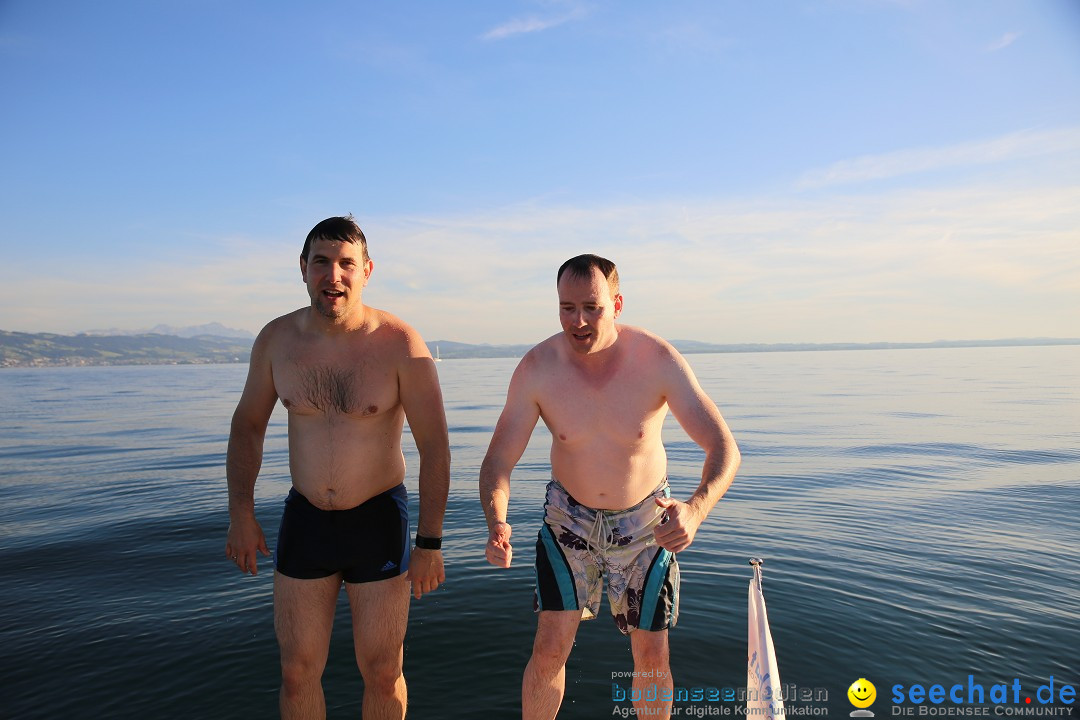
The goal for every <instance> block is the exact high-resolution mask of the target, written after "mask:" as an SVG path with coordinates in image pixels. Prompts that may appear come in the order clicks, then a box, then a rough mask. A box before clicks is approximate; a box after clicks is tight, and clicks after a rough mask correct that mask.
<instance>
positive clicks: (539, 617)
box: [533, 610, 581, 662]
mask: <svg viewBox="0 0 1080 720" xmlns="http://www.w3.org/2000/svg"><path fill="white" fill-rule="evenodd" d="M580 624H581V611H579V610H541V611H540V612H538V613H537V614H536V639H535V640H534V641H533V652H534V653H540V654H546V655H556V656H560V657H561V658H562V660H563V662H566V658H568V657H569V656H570V650H572V649H573V647H574V638H575V637H576V636H577V630H578V626H579V625H580Z"/></svg>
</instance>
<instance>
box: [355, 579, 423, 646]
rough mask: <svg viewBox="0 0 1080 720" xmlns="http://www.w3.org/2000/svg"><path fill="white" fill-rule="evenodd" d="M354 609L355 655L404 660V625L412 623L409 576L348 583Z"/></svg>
mask: <svg viewBox="0 0 1080 720" xmlns="http://www.w3.org/2000/svg"><path fill="white" fill-rule="evenodd" d="M345 592H346V593H347V594H348V596H349V608H350V609H351V610H352V621H353V645H354V646H355V648H356V658H357V660H359V661H364V660H371V661H377V660H388V659H392V658H397V661H398V662H399V663H400V662H401V656H402V644H403V643H404V641H405V628H406V626H407V625H408V624H409V601H410V598H411V596H410V594H409V578H408V576H407V575H399V576H397V577H395V578H391V579H389V580H379V581H377V582H366V583H345Z"/></svg>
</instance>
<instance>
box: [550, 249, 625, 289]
mask: <svg viewBox="0 0 1080 720" xmlns="http://www.w3.org/2000/svg"><path fill="white" fill-rule="evenodd" d="M593 268H596V269H597V270H599V271H600V274H601V275H603V276H604V279H605V280H607V284H608V287H609V288H610V289H611V297H615V296H616V295H618V294H619V271H618V270H617V269H615V263H613V262H611V261H610V260H608V259H607V258H602V257H600V256H599V255H593V254H591V253H586V254H585V255H578V256H577V257H572V258H570V259H569V260H567V261H566V262H564V263H563V264H562V265H560V266H559V273H558V274H557V275H556V276H555V284H556V285H558V283H559V281H560V280H562V276H563V273H564V272H569V273H570V274H571V275H573V276H574V277H581V278H587V277H589V276H590V275H592V271H593Z"/></svg>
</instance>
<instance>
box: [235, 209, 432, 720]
mask: <svg viewBox="0 0 1080 720" xmlns="http://www.w3.org/2000/svg"><path fill="white" fill-rule="evenodd" d="M373 267H374V265H373V263H372V262H371V259H370V258H369V257H368V252H367V240H366V238H365V237H364V234H363V232H361V230H360V228H359V227H357V225H356V223H355V222H354V221H353V219H352V217H351V216H350V217H338V218H329V219H327V220H324V221H323V222H321V223H319V224H318V225H316V226H315V227H314V228H313V229H312V230H311V232H310V233H309V234H308V236H307V240H306V241H305V243H304V250H303V252H302V253H301V255H300V272H301V275H302V277H303V279H304V282H305V283H306V285H307V290H308V294H309V295H310V297H311V305H310V307H305V308H301V309H300V310H297V311H295V312H292V313H290V314H288V315H284V316H282V317H279V318H277V319H276V320H274V321H272V322H271V323H269V324H268V325H267V326H266V327H265V328H263V330H262V332H261V333H259V336H258V338H257V339H256V340H255V345H254V347H253V348H252V350H251V366H250V369H249V371H248V378H247V384H246V385H245V387H244V392H243V395H242V396H241V398H240V403H239V404H238V405H237V408H236V412H235V414H234V415H233V419H232V432H231V434H230V436H229V453H228V460H227V466H226V471H227V475H228V483H229V521H230V522H229V534H228V539H227V541H226V545H225V554H226V556H227V557H228V558H229V559H231V560H232V561H233V562H235V563H236V565H237V567H239V568H240V570H241V571H242V572H250V573H251V574H252V575H254V574H255V573H256V572H257V567H256V551H260V552H262V553H263V554H264V555H268V554H269V551H268V547H267V544H266V538H265V537H264V535H263V531H262V528H261V527H259V523H258V522H257V521H256V519H255V502H254V488H255V479H256V477H257V476H258V474H259V468H260V466H261V464H262V448H263V439H264V437H265V435H266V426H267V423H268V421H269V419H270V414H271V412H272V411H273V409H274V405H275V403H276V402H277V401H278V400H279V399H280V400H281V403H282V405H284V406H285V408H286V409H287V410H288V414H289V470H290V472H291V475H292V484H293V487H292V490H291V491H290V492H289V496H288V498H287V499H286V501H285V511H284V514H283V516H282V520H281V528H280V531H279V533H278V542H277V547H276V550H275V553H274V565H275V573H274V629H275V632H276V634H277V639H278V645H279V647H280V650H281V691H280V696H279V698H280V699H279V701H280V705H281V716H282V717H283V718H320V717H325V716H326V702H325V699H324V697H323V690H322V674H323V668H324V667H325V665H326V658H327V653H328V651H329V644H330V633H331V628H332V626H333V622H334V609H335V606H336V604H337V598H338V594H339V593H340V591H341V585H342V583H343V582H344V584H345V592H346V594H347V595H348V598H349V607H350V609H351V611H352V622H353V644H354V647H355V651H356V662H357V665H358V666H359V668H360V673H361V675H362V676H363V678H364V701H363V716H364V717H365V718H367V719H368V720H370V719H371V718H398V719H400V718H403V717H404V716H405V706H406V690H405V678H404V677H403V676H402V673H401V665H402V644H403V641H404V637H405V627H406V624H407V622H408V614H409V582H410V581H411V583H412V590H413V595H415V597H416V598H420V597H421V595H423V594H424V593H427V592H431V591H433V590H435V589H436V588H437V587H438V586H439V583H441V582H443V581H444V580H445V575H444V572H443V559H442V553H441V551H440V549H439V548H440V544H441V535H442V522H443V513H444V512H445V509H446V498H447V493H448V492H449V486H450V445H449V441H448V438H447V428H446V417H445V413H444V411H443V404H442V394H441V392H440V389H439V378H438V375H437V373H436V371H435V363H434V361H433V360H432V359H431V354H430V353H429V352H428V349H427V347H426V346H425V345H424V342H423V340H421V338H420V335H419V334H418V333H417V332H416V331H415V330H413V329H412V328H411V327H409V326H408V325H407V324H405V323H404V322H402V321H401V320H400V319H398V318H396V317H394V316H393V315H391V314H390V313H387V312H384V311H382V310H378V309H376V308H373V307H369V306H366V305H364V303H363V301H362V299H361V292H362V291H363V289H364V287H365V286H366V285H367V282H368V278H369V277H370V276H371V271H372V268H373ZM406 419H407V420H408V421H409V427H410V428H411V429H412V434H413V438H414V440H415V442H416V447H417V450H418V451H419V454H420V479H419V482H420V518H419V521H418V524H417V539H416V547H415V548H411V550H410V545H411V544H412V543H411V539H410V537H409V518H408V499H407V497H406V493H405V486H404V485H403V484H402V481H403V480H404V479H405V459H404V456H403V455H402V451H401V433H402V428H403V423H404V421H405V420H406Z"/></svg>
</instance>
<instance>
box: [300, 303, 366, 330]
mask: <svg viewBox="0 0 1080 720" xmlns="http://www.w3.org/2000/svg"><path fill="white" fill-rule="evenodd" d="M368 313H369V308H368V307H367V306H366V305H364V304H363V303H358V304H357V307H355V308H352V309H351V310H350V311H349V312H348V313H346V314H345V315H342V316H341V317H336V318H331V317H327V316H325V315H323V314H322V313H321V312H319V311H318V310H317V309H316V308H315V307H314V306H311V307H309V308H308V313H307V316H308V325H309V327H311V328H312V329H315V330H318V331H319V332H321V333H324V334H326V335H337V334H341V333H347V332H352V331H354V330H359V329H360V328H362V327H363V326H364V325H365V324H367V319H368Z"/></svg>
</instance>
